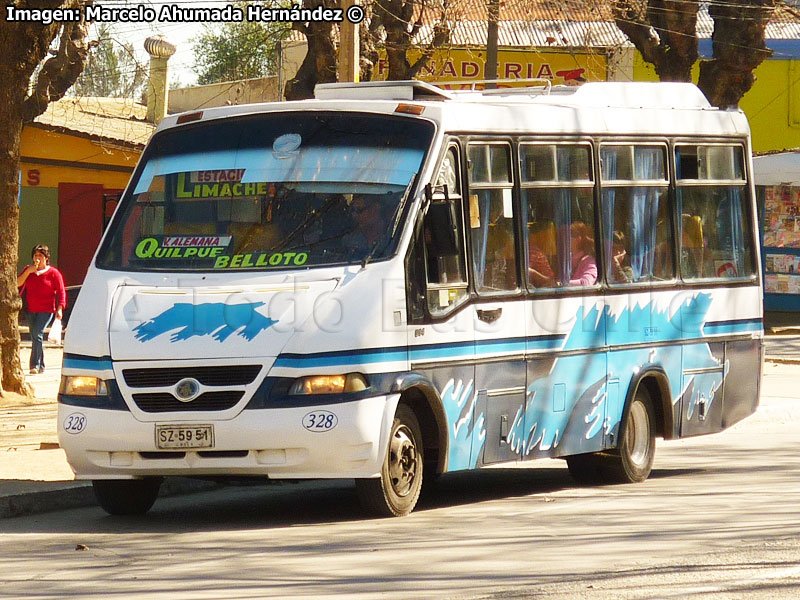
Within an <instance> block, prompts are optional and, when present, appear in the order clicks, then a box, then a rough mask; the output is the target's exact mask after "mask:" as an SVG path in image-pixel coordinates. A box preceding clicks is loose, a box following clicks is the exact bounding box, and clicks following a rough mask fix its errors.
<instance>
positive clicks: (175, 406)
mask: <svg viewBox="0 0 800 600" xmlns="http://www.w3.org/2000/svg"><path fill="white" fill-rule="evenodd" d="M242 396H244V391H242V390H224V391H219V392H205V393H203V394H200V395H199V396H198V397H197V398H195V399H194V400H192V401H191V402H181V401H180V400H178V399H177V398H176V397H175V396H173V395H172V394H168V393H165V392H155V393H146V394H133V401H134V402H135V403H136V406H138V407H139V409H140V410H142V411H144V412H148V413H160V412H197V411H202V410H227V409H229V408H231V407H233V406H235V405H236V403H237V402H239V400H241V399H242Z"/></svg>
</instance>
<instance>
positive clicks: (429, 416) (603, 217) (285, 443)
mask: <svg viewBox="0 0 800 600" xmlns="http://www.w3.org/2000/svg"><path fill="white" fill-rule="evenodd" d="M750 156H751V146H750V138H749V128H748V124H747V121H746V119H745V117H744V115H743V114H742V112H741V111H739V110H720V109H717V108H714V107H711V106H710V105H709V104H708V102H707V101H706V99H705V98H704V96H703V95H702V94H701V92H700V91H699V90H698V89H697V88H696V87H694V86H692V85H691V84H682V83H586V84H584V85H582V86H579V87H568V86H555V87H551V86H550V84H549V82H548V83H546V84H544V85H533V86H531V87H526V88H508V89H487V90H466V91H450V90H445V89H440V88H438V87H435V86H433V85H430V84H426V83H422V82H416V81H414V82H409V81H407V82H380V83H365V84H329V85H320V86H317V90H316V98H315V99H313V100H305V101H299V102H280V103H270V104H257V105H247V106H228V107H224V108H215V109H209V110H203V111H198V112H192V113H184V114H181V115H173V116H168V117H167V118H166V119H164V121H163V122H162V123H161V124H160V126H159V127H158V130H157V131H156V133H155V134H154V136H153V138H152V140H151V141H150V143H149V144H148V146H147V148H146V150H145V152H144V154H143V155H142V157H141V160H140V161H139V164H138V166H137V168H136V170H135V173H134V175H133V177H132V179H131V181H130V183H129V185H128V187H127V189H126V191H125V193H124V195H123V197H122V199H121V202H120V203H119V206H118V208H117V210H116V213H115V215H114V217H113V219H112V221H111V223H110V226H109V228H108V230H107V231H106V233H105V236H104V238H103V240H102V242H101V244H100V246H99V248H98V250H97V253H96V255H95V258H94V260H93V261H92V264H91V266H90V268H89V271H88V274H87V276H86V279H85V282H84V285H83V288H82V291H81V294H80V297H79V299H78V301H77V304H76V306H75V308H74V310H73V312H72V316H71V321H70V327H69V330H68V333H67V336H66V341H65V348H64V361H63V370H62V381H61V387H60V393H59V438H60V442H61V446H62V447H63V448H64V450H65V451H66V454H67V457H68V460H69V462H70V464H71V466H72V468H73V469H74V471H75V475H76V477H77V478H78V479H86V480H92V481H93V485H94V489H95V493H96V496H97V498H98V501H99V503H100V505H101V506H102V507H103V508H104V509H105V510H106V511H108V512H109V513H113V514H134V513H143V512H146V511H147V510H149V509H150V508H151V506H152V505H153V503H154V501H155V500H156V497H157V495H158V491H159V486H160V483H161V481H162V479H163V477H165V476H189V477H203V478H209V477H211V478H220V479H225V478H231V479H237V478H263V479H280V480H287V479H331V478H348V479H355V483H356V489H357V492H358V496H359V498H360V500H361V501H362V503H363V505H364V507H365V508H366V509H368V510H369V511H370V512H373V513H377V514H381V515H386V516H390V515H396V516H401V515H406V514H408V513H409V512H411V510H412V509H413V508H414V506H415V505H416V503H417V500H418V498H419V494H420V489H421V486H422V485H423V482H430V481H433V480H434V479H435V478H436V476H437V475H439V474H442V473H448V472H453V471H459V470H465V469H478V468H483V467H486V466H489V465H495V464H498V463H503V462H509V461H527V460H533V459H538V458H545V457H547V458H559V459H565V460H566V466H567V467H568V469H569V472H570V473H571V474H572V475H573V476H574V477H575V478H576V479H577V480H579V481H584V482H586V481H601V482H610V481H617V482H638V481H642V480H644V479H646V478H647V477H648V475H649V473H650V470H651V467H652V464H653V457H654V452H655V440H656V438H657V437H661V438H664V439H667V440H669V439H676V438H681V437H687V436H694V435H701V434H709V433H714V432H718V431H721V430H723V429H725V428H727V427H729V426H730V425H732V424H733V423H736V422H737V421H739V420H741V419H743V418H744V417H746V416H748V415H750V414H752V413H753V412H754V411H755V410H756V407H757V405H758V397H759V386H760V377H761V360H762V340H763V327H762V304H761V297H762V295H761V281H760V269H759V250H758V244H757V239H756V231H757V229H756V210H755V205H754V191H753V185H752V179H751V171H752V167H751V159H750Z"/></svg>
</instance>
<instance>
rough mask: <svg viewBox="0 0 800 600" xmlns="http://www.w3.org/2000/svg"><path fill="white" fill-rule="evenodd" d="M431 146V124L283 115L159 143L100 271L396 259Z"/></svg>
mask: <svg viewBox="0 0 800 600" xmlns="http://www.w3.org/2000/svg"><path fill="white" fill-rule="evenodd" d="M432 138H433V126H432V125H431V124H430V123H428V122H425V121H420V120H411V119H407V118H400V117H394V116H385V115H365V114H354V113H328V112H313V113H312V112H281V113H268V114H261V115H256V116H247V117H239V118H230V119H225V120H220V121H218V122H209V123H204V124H198V125H195V126H189V127H186V128H176V129H173V130H167V131H165V132H164V133H162V134H160V135H159V136H158V137H156V138H154V140H153V141H152V142H151V144H150V146H149V148H148V150H147V152H146V154H145V157H144V159H143V161H142V164H141V165H140V166H139V168H138V169H137V173H136V175H135V178H134V180H133V181H132V182H131V184H130V185H129V187H128V190H127V192H126V195H125V198H124V199H123V205H122V206H121V207H120V209H119V210H118V211H117V215H116V217H115V218H114V220H113V223H112V231H110V232H109V235H108V236H107V238H106V240H105V242H104V244H103V247H102V248H101V251H100V253H99V255H98V260H97V266H98V267H100V268H106V269H121V270H133V271H151V270H157V271H162V270H169V271H187V270H190V271H218V270H236V269H257V270H262V269H263V270H273V269H289V268H306V267H311V266H321V265H330V264H347V263H358V262H362V261H364V260H369V259H375V260H378V259H381V258H385V257H387V256H389V255H390V254H391V253H392V252H393V250H394V247H395V245H396V241H397V237H398V236H397V234H398V232H399V230H400V228H399V227H398V223H399V222H400V219H401V217H402V214H401V213H402V211H403V208H404V204H405V199H406V198H407V196H408V194H409V193H410V192H411V187H412V184H413V183H414V181H415V176H416V174H417V173H418V172H419V170H420V167H421V165H422V162H423V160H424V157H425V153H426V150H427V149H428V147H429V145H430V143H431V140H432Z"/></svg>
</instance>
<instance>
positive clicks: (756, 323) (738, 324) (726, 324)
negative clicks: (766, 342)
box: [703, 319, 764, 335]
mask: <svg viewBox="0 0 800 600" xmlns="http://www.w3.org/2000/svg"><path fill="white" fill-rule="evenodd" d="M763 328H764V326H763V324H762V322H761V319H735V320H731V321H714V322H710V323H706V324H705V325H704V326H703V333H704V334H705V335H713V334H716V333H748V332H751V331H761V330H762V329H763Z"/></svg>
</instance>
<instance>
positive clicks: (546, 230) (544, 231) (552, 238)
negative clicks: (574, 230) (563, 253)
mask: <svg viewBox="0 0 800 600" xmlns="http://www.w3.org/2000/svg"><path fill="white" fill-rule="evenodd" d="M528 237H529V239H530V241H531V242H532V243H533V244H534V245H535V246H536V247H537V248H539V250H541V251H542V253H543V254H544V255H545V256H546V257H547V259H548V260H550V261H552V259H553V257H554V256H555V255H556V253H557V248H558V246H557V245H556V225H555V223H553V222H550V221H548V222H546V223H528Z"/></svg>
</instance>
